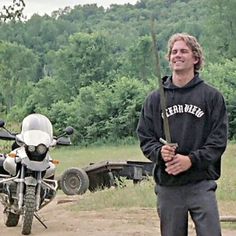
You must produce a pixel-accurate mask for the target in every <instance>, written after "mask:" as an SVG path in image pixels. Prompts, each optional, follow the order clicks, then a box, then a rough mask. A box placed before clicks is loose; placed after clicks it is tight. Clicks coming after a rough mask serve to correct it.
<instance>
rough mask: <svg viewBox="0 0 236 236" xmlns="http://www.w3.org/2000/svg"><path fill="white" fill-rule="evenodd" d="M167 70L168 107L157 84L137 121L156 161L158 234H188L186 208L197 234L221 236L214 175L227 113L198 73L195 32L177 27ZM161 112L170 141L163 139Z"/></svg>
mask: <svg viewBox="0 0 236 236" xmlns="http://www.w3.org/2000/svg"><path fill="white" fill-rule="evenodd" d="M167 59H168V61H169V65H170V68H171V70H172V75H171V76H165V77H164V78H163V87H164V91H165V96H166V110H165V111H162V109H161V105H160V92H159V90H157V91H153V92H152V93H151V94H149V95H148V97H147V98H146V100H145V102H144V105H143V108H142V111H141V115H140V119H139V124H138V127H137V134H138V137H139V139H140V147H141V149H142V151H143V153H144V155H145V156H146V157H147V158H148V159H150V160H151V161H153V162H154V163H155V164H156V165H155V166H156V167H155V170H154V178H155V181H156V194H157V200H158V209H159V215H160V223H161V235H162V236H186V235H188V214H190V216H191V217H192V220H193V222H194V223H195V228H196V233H197V235H198V236H209V235H214V236H220V235H221V227H220V222H219V213H218V207H217V201H216V196H215V190H216V188H217V185H216V182H215V180H217V179H218V178H219V177H220V173H221V156H222V154H223V152H224V151H225V148H226V144H227V124H228V120H227V113H226V107H225V102H224V98H223V96H222V95H221V93H220V92H219V91H217V90H216V89H215V88H213V87H211V86H209V85H208V84H206V83H205V82H204V81H203V80H202V79H201V78H200V76H199V70H200V69H201V67H202V65H203V53H202V48H201V46H200V44H199V43H198V41H197V40H196V38H195V37H193V36H191V35H188V34H185V33H181V34H175V35H173V36H172V37H171V38H170V40H169V43H168V53H167ZM163 112H165V113H166V116H167V117H168V122H169V126H170V133H171V141H172V142H174V143H177V144H178V147H176V146H172V145H168V144H165V145H164V144H162V143H161V142H160V141H159V140H160V138H164V139H165V133H164V128H163Z"/></svg>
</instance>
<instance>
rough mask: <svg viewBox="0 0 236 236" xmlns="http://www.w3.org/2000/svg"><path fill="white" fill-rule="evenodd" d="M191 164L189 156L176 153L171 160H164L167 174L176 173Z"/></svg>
mask: <svg viewBox="0 0 236 236" xmlns="http://www.w3.org/2000/svg"><path fill="white" fill-rule="evenodd" d="M191 166H192V162H191V160H190V158H189V156H185V155H181V154H176V155H174V157H173V159H172V160H171V161H168V162H166V172H167V173H168V174H169V175H178V174H180V173H182V172H184V171H186V170H188V169H189V168H190V167H191Z"/></svg>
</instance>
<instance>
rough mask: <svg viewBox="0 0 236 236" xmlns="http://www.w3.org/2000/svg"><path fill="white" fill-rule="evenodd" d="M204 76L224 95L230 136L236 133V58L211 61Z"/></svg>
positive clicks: (233, 136) (232, 137)
mask: <svg viewBox="0 0 236 236" xmlns="http://www.w3.org/2000/svg"><path fill="white" fill-rule="evenodd" d="M203 75H204V78H205V80H207V81H208V82H209V83H210V84H212V85H214V86H215V87H216V88H218V89H219V90H220V91H221V92H222V93H223V95H224V97H225V100H226V105H227V108H228V115H229V138H230V139H235V137H236V136H235V135H236V101H235V97H236V82H235V78H236V59H233V60H225V61H224V62H223V63H215V64H212V63H210V64H209V65H208V66H207V68H206V69H205V70H204V73H203Z"/></svg>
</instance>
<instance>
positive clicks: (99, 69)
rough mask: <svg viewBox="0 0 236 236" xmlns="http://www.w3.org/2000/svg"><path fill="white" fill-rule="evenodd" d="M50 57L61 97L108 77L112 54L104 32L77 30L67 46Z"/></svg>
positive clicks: (77, 91) (71, 95) (69, 97)
mask: <svg viewBox="0 0 236 236" xmlns="http://www.w3.org/2000/svg"><path fill="white" fill-rule="evenodd" d="M51 60H52V61H53V66H52V67H51V68H52V74H53V75H54V76H55V77H56V78H57V79H58V80H60V83H61V86H62V88H61V89H62V91H63V95H64V98H65V99H66V98H67V99H71V98H72V97H75V96H77V95H78V94H79V90H80V88H81V87H84V86H87V85H90V84H91V83H92V82H94V81H97V82H99V81H107V80H108V78H109V73H110V71H112V70H113V68H114V60H115V58H113V57H112V48H111V46H110V44H109V42H108V40H107V37H106V36H105V35H103V34H99V33H92V34H87V33H77V34H74V35H73V36H71V37H70V39H69V45H68V46H66V47H65V48H63V49H60V50H59V51H57V52H56V53H55V55H54V56H53V54H52V55H51Z"/></svg>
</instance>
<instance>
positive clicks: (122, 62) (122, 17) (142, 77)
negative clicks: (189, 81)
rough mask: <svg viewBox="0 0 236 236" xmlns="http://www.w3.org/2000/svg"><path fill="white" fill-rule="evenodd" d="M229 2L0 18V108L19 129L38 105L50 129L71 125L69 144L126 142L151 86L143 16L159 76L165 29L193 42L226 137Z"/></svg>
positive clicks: (233, 106) (232, 46)
mask: <svg viewBox="0 0 236 236" xmlns="http://www.w3.org/2000/svg"><path fill="white" fill-rule="evenodd" d="M235 9H236V1H235V0H208V1H205V0H182V1H181V0H178V1H175V0H140V1H138V2H137V3H136V4H135V5H131V4H125V5H116V4H113V5H111V6H110V8H108V9H104V8H103V7H97V5H96V4H92V5H84V6H80V5H78V6H75V7H74V8H73V9H71V8H70V7H66V8H65V9H59V10H58V11H54V12H53V13H52V14H51V15H50V16H49V15H46V14H45V15H44V16H40V15H37V14H34V15H33V16H32V17H31V18H30V19H28V20H21V21H19V20H8V21H6V19H4V18H0V19H1V22H0V81H1V82H0V117H1V119H4V120H5V121H7V123H8V127H9V126H11V127H12V128H13V129H17V128H18V131H19V124H20V122H21V121H22V119H23V118H24V117H25V116H26V115H28V114H30V113H34V112H37V113H42V114H44V115H46V116H48V117H49V119H50V120H51V121H52V123H53V126H54V129H55V133H57V132H59V131H61V130H62V129H63V128H65V126H67V125H71V126H73V127H74V128H75V130H76V132H75V134H74V137H73V143H74V144H75V145H78V144H80V145H88V144H95V143H98V144H101V143H113V144H119V143H132V142H135V141H136V139H137V138H136V132H135V130H136V126H137V122H138V118H139V114H140V111H141V107H142V104H143V102H144V99H145V97H146V96H147V94H148V93H149V92H150V91H152V90H154V89H156V88H157V78H156V76H155V63H154V58H153V52H152V40H151V18H152V17H154V18H155V19H156V25H155V31H156V32H157V39H158V50H159V54H160V59H161V70H162V74H163V75H166V74H167V75H169V74H170V71H169V66H168V62H167V60H166V59H165V54H166V52H167V41H168V38H169V37H170V36H171V35H172V34H174V33H177V32H187V33H189V34H192V35H194V36H195V37H196V38H197V39H198V40H199V41H200V43H201V44H202V46H203V48H204V52H205V53H204V54H205V59H206V60H205V67H204V69H203V71H201V74H202V77H203V79H204V80H205V81H206V82H208V83H210V84H212V85H214V86H215V87H216V88H218V89H219V90H220V91H221V92H222V93H223V95H224V97H225V100H226V105H227V109H228V114H229V128H230V132H229V139H230V140H235V139H236V99H235V98H236V43H235V39H236V11H235Z"/></svg>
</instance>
